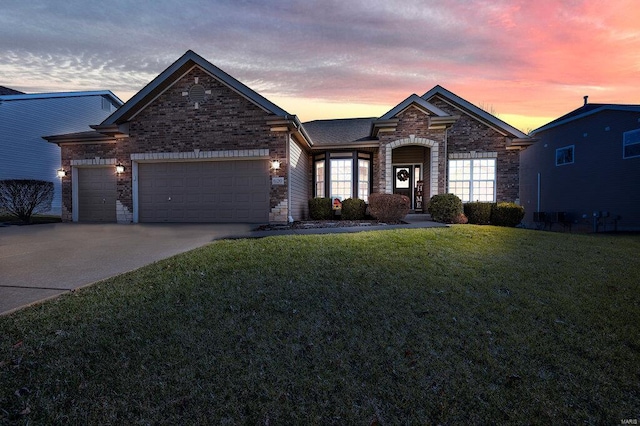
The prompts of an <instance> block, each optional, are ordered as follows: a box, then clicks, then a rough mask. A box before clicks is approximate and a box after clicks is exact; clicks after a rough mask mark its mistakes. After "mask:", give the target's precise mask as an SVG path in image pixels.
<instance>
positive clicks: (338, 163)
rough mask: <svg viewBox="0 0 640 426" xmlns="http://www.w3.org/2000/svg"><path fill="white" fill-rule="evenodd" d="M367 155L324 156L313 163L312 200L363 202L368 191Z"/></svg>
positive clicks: (362, 153) (326, 153) (332, 154)
mask: <svg viewBox="0 0 640 426" xmlns="http://www.w3.org/2000/svg"><path fill="white" fill-rule="evenodd" d="M370 176H371V154H369V153H366V152H325V153H323V154H318V155H316V156H315V159H314V189H315V192H314V196H315V197H332V198H335V197H338V198H340V199H341V200H346V199H347V198H354V197H356V198H360V199H362V200H364V201H365V202H367V200H368V199H369V193H370V191H371V178H370Z"/></svg>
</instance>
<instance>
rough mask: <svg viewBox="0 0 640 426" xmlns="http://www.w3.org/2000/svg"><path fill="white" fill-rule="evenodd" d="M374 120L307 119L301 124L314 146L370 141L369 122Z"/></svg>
mask: <svg viewBox="0 0 640 426" xmlns="http://www.w3.org/2000/svg"><path fill="white" fill-rule="evenodd" d="M375 120H376V118H375V117H370V118H343V119H336V120H314V121H308V122H306V123H303V124H302V125H303V126H304V128H305V130H306V131H307V133H308V134H309V136H310V137H311V139H312V140H313V143H314V145H315V146H318V145H322V146H324V145H336V144H348V143H352V142H364V141H370V140H371V138H370V135H371V124H372V123H373V122H374V121H375Z"/></svg>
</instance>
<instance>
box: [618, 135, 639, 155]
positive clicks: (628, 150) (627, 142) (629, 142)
mask: <svg viewBox="0 0 640 426" xmlns="http://www.w3.org/2000/svg"><path fill="white" fill-rule="evenodd" d="M635 157H640V129H637V130H631V131H630V132H624V134H623V136H622V158H624V159H627V158H635Z"/></svg>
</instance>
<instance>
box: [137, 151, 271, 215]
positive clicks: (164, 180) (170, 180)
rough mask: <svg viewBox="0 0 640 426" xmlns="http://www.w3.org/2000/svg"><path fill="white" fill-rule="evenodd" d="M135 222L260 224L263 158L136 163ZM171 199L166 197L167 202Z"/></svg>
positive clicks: (264, 210)
mask: <svg viewBox="0 0 640 426" xmlns="http://www.w3.org/2000/svg"><path fill="white" fill-rule="evenodd" d="M138 182H139V184H138V206H139V217H138V218H139V220H140V221H141V222H266V221H267V220H268V218H269V189H270V187H269V184H270V181H269V165H268V161H266V160H230V161H217V162H183V163H139V164H138ZM168 198H171V201H167V200H168Z"/></svg>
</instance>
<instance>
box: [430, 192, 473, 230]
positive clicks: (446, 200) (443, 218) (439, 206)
mask: <svg viewBox="0 0 640 426" xmlns="http://www.w3.org/2000/svg"><path fill="white" fill-rule="evenodd" d="M428 211H429V214H430V215H431V219H433V220H435V221H436V222H443V223H456V222H455V221H456V220H457V219H458V217H459V216H460V215H461V214H463V213H464V212H463V209H462V201H460V198H458V196H457V195H455V194H438V195H434V196H433V197H431V199H430V200H429V208H428Z"/></svg>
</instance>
